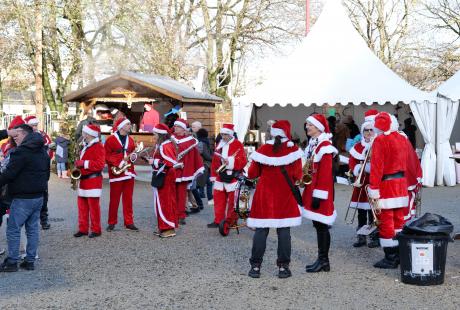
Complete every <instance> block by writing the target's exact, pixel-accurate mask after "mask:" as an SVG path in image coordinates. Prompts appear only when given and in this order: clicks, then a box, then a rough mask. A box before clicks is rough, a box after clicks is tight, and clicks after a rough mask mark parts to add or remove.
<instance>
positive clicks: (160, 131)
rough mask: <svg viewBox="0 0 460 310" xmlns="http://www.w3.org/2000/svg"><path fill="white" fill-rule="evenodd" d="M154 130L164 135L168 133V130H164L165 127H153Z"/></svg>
mask: <svg viewBox="0 0 460 310" xmlns="http://www.w3.org/2000/svg"><path fill="white" fill-rule="evenodd" d="M153 132H156V133H159V134H162V135H165V134H167V133H168V131H167V130H163V129H158V128H155V127H154V128H153Z"/></svg>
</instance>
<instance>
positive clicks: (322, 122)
mask: <svg viewBox="0 0 460 310" xmlns="http://www.w3.org/2000/svg"><path fill="white" fill-rule="evenodd" d="M306 121H307V122H309V123H311V124H313V126H315V127H316V128H318V129H319V131H321V132H324V133H329V134H330V133H331V130H330V129H329V123H328V122H327V120H326V118H325V117H324V115H323V114H313V115H310V116H309V117H307V119H306Z"/></svg>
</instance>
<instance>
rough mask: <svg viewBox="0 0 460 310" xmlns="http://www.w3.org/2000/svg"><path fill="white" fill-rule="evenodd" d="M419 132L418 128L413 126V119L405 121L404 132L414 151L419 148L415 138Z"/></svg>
mask: <svg viewBox="0 0 460 310" xmlns="http://www.w3.org/2000/svg"><path fill="white" fill-rule="evenodd" d="M416 131H417V127H416V126H415V125H412V118H410V117H408V118H406V119H405V120H404V129H403V132H404V133H405V134H406V136H407V138H408V139H409V141H410V144H412V147H413V148H414V150H415V149H416V147H417V140H416V138H415V132H416Z"/></svg>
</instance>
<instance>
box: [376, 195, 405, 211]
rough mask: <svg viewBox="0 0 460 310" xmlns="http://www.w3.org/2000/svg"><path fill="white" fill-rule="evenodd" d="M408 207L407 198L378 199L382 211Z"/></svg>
mask: <svg viewBox="0 0 460 310" xmlns="http://www.w3.org/2000/svg"><path fill="white" fill-rule="evenodd" d="M408 205H409V196H404V197H396V198H380V199H379V206H380V208H382V209H397V208H405V207H407V206H408Z"/></svg>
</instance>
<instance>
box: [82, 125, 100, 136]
mask: <svg viewBox="0 0 460 310" xmlns="http://www.w3.org/2000/svg"><path fill="white" fill-rule="evenodd" d="M83 132H84V133H86V134H88V135H90V136H91V137H98V136H99V132H97V131H96V130H92V129H91V128H89V127H88V126H86V125H85V126H83Z"/></svg>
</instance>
